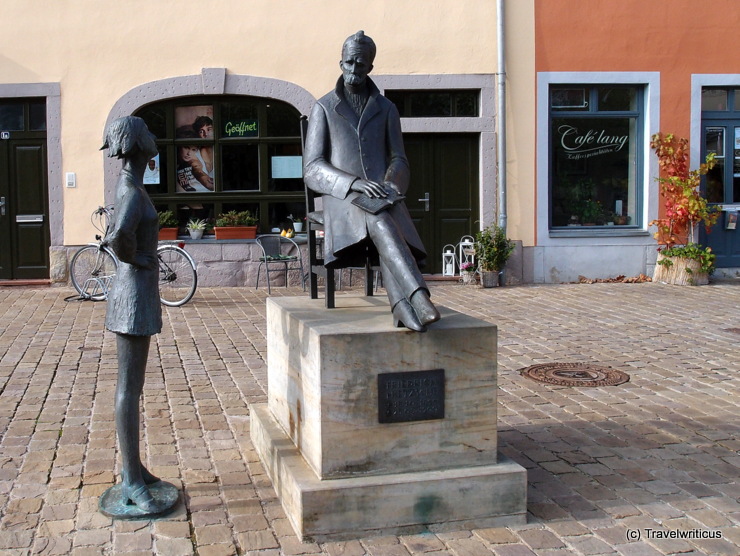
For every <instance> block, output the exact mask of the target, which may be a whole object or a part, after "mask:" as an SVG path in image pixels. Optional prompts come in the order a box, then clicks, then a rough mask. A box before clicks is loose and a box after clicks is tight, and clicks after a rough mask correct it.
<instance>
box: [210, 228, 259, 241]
mask: <svg viewBox="0 0 740 556" xmlns="http://www.w3.org/2000/svg"><path fill="white" fill-rule="evenodd" d="M213 229H214V231H215V232H216V239H254V238H256V237H257V226H228V227H221V226H216V227H214V228H213Z"/></svg>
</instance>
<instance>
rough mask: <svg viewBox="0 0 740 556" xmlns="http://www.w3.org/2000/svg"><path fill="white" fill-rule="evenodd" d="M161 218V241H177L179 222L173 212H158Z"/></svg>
mask: <svg viewBox="0 0 740 556" xmlns="http://www.w3.org/2000/svg"><path fill="white" fill-rule="evenodd" d="M157 216H159V241H167V240H175V239H177V231H178V224H179V223H178V221H177V218H175V215H174V214H173V212H172V211H171V210H165V211H162V212H158V213H157Z"/></svg>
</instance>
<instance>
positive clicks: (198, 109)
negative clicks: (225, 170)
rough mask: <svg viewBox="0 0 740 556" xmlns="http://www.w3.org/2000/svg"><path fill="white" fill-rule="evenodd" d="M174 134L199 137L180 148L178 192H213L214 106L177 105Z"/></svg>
mask: <svg viewBox="0 0 740 556" xmlns="http://www.w3.org/2000/svg"><path fill="white" fill-rule="evenodd" d="M175 137H176V138H177V139H196V140H198V143H197V144H196V143H195V142H194V143H193V144H192V145H182V144H179V145H178V147H177V191H178V193H182V192H187V193H193V192H210V191H213V190H214V189H215V185H214V177H215V165H214V156H213V144H212V143H211V144H208V143H203V142H204V141H209V142H212V141H213V106H211V105H204V106H178V107H176V108H175Z"/></svg>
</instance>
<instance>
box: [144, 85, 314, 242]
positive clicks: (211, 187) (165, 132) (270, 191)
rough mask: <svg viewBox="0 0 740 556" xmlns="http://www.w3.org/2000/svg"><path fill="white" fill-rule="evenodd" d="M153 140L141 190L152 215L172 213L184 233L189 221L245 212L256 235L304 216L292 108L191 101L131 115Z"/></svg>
mask: <svg viewBox="0 0 740 556" xmlns="http://www.w3.org/2000/svg"><path fill="white" fill-rule="evenodd" d="M136 115H137V116H139V117H141V118H143V119H144V121H145V122H146V123H147V126H148V127H149V130H150V131H151V132H152V133H154V135H156V136H157V146H158V150H159V154H158V155H157V157H155V159H153V160H152V161H151V162H150V163H149V168H148V169H147V174H146V175H145V179H144V184H145V187H146V189H147V191H148V192H149V194H150V196H151V197H152V200H153V201H154V203H155V205H156V206H157V208H158V210H172V211H173V212H175V214H176V215H177V218H178V220H179V222H180V227H181V231H182V232H183V233H184V231H185V225H186V223H187V221H188V220H189V219H190V218H200V219H205V220H208V221H210V222H211V223H213V221H214V220H215V218H216V217H217V216H218V215H219V214H221V213H225V212H228V211H230V210H237V211H241V210H249V211H251V212H252V213H253V214H256V215H257V216H258V218H259V220H260V232H269V231H270V230H271V229H273V228H275V227H279V226H280V224H281V222H280V220H281V219H282V220H284V219H285V218H286V217H287V216H289V215H291V214H292V215H293V217H294V218H302V216H303V212H304V210H305V209H304V208H303V203H304V194H303V175H302V160H301V146H300V120H299V118H300V114H299V112H298V111H297V110H296V109H295V108H294V107H292V106H291V105H289V104H287V103H284V102H281V101H277V100H273V99H266V98H258V97H247V96H220V97H209V96H197V97H187V98H181V99H177V100H169V101H163V102H158V103H154V104H150V105H147V106H145V107H143V108H141V109H140V110H138V111H137V113H136Z"/></svg>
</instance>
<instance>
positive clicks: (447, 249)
mask: <svg viewBox="0 0 740 556" xmlns="http://www.w3.org/2000/svg"><path fill="white" fill-rule="evenodd" d="M454 275H455V246H454V245H450V244H447V245H445V246H444V247H443V248H442V276H454Z"/></svg>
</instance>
